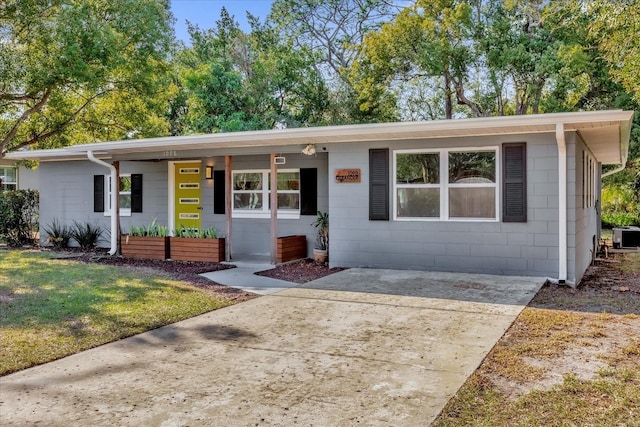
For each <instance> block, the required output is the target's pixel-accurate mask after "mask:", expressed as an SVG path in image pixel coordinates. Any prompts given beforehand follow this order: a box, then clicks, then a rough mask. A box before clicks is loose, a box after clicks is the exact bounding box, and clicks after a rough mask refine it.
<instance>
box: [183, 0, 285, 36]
mask: <svg viewBox="0 0 640 427" xmlns="http://www.w3.org/2000/svg"><path fill="white" fill-rule="evenodd" d="M271 3H273V0H171V11H172V12H173V16H175V18H176V24H175V30H176V37H177V38H178V40H183V41H184V42H185V43H188V42H189V34H188V33H187V24H186V21H187V20H188V21H189V22H191V23H192V24H198V26H200V28H202V29H206V28H212V27H213V26H214V25H215V23H216V21H217V20H218V19H220V9H222V7H223V6H224V7H226V8H227V11H229V14H231V15H233V16H234V17H235V20H236V22H238V24H240V28H241V29H242V30H243V31H248V30H249V25H248V23H247V18H246V15H247V14H246V11H247V10H248V11H249V12H251V13H252V14H253V15H255V16H257V17H259V18H260V21H264V19H265V18H266V17H267V14H268V13H269V10H270V9H271Z"/></svg>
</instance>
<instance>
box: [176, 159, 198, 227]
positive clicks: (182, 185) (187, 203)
mask: <svg viewBox="0 0 640 427" xmlns="http://www.w3.org/2000/svg"><path fill="white" fill-rule="evenodd" d="M173 167H174V168H175V169H174V171H175V174H174V176H175V188H174V191H175V193H174V194H175V202H174V203H175V218H174V224H175V229H176V230H177V231H179V230H180V229H181V228H182V227H185V228H189V229H193V230H200V226H201V224H202V197H201V189H200V184H201V183H200V181H201V174H200V169H201V166H200V162H180V163H174V166H173Z"/></svg>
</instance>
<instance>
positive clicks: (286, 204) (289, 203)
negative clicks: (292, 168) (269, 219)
mask: <svg viewBox="0 0 640 427" xmlns="http://www.w3.org/2000/svg"><path fill="white" fill-rule="evenodd" d="M278 209H291V210H296V211H297V210H299V209H300V194H298V193H285V194H281V193H278Z"/></svg>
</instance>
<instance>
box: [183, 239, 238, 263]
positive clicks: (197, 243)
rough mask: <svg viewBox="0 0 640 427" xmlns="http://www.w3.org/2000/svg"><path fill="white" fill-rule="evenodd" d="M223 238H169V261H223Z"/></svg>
mask: <svg viewBox="0 0 640 427" xmlns="http://www.w3.org/2000/svg"><path fill="white" fill-rule="evenodd" d="M224 247H225V242H224V238H219V239H197V238H192V237H171V259H174V260H178V261H206V262H221V261H224Z"/></svg>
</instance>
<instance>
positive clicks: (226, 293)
mask: <svg viewBox="0 0 640 427" xmlns="http://www.w3.org/2000/svg"><path fill="white" fill-rule="evenodd" d="M52 252H55V253H56V255H55V256H54V257H56V258H60V259H68V260H70V261H77V262H84V263H88V264H105V265H115V266H120V267H127V268H151V269H154V270H159V271H162V272H164V273H166V274H167V275H168V276H169V277H171V278H172V279H175V280H179V281H182V282H187V283H189V284H191V285H193V286H196V287H198V288H201V289H206V290H209V291H212V292H215V293H216V294H219V295H220V296H222V297H225V298H228V299H231V300H233V301H237V302H242V301H247V300H250V299H253V298H256V297H257V296H258V295H256V294H253V293H251V292H245V291H242V290H240V289H236V288H232V287H229V286H225V285H221V284H219V283H216V282H214V281H212V280H209V279H207V278H205V277H202V276H200V274H201V273H206V272H210V271H218V270H224V269H228V268H235V266H234V265H229V264H220V263H217V262H192V261H174V260H164V261H161V260H150V259H134V258H124V257H121V256H110V255H108V253H107V251H106V250H103V249H96V250H94V251H92V252H86V251H81V250H79V249H77V248H67V249H64V250H61V251H52ZM342 270H345V269H344V268H341V267H334V268H329V266H328V265H327V264H323V263H318V262H315V261H313V260H312V259H309V258H307V259H303V260H299V261H293V262H289V263H286V264H280V265H278V266H276V267H275V268H272V269H269V270H264V271H260V272H257V273H256V274H257V275H259V276H264V277H271V278H273V279H279V280H285V281H287V282H293V283H300V284H302V283H307V282H310V281H311V280H315V279H319V278H321V277H324V276H328V275H329V274H333V273H337V272H338V271H342Z"/></svg>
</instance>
